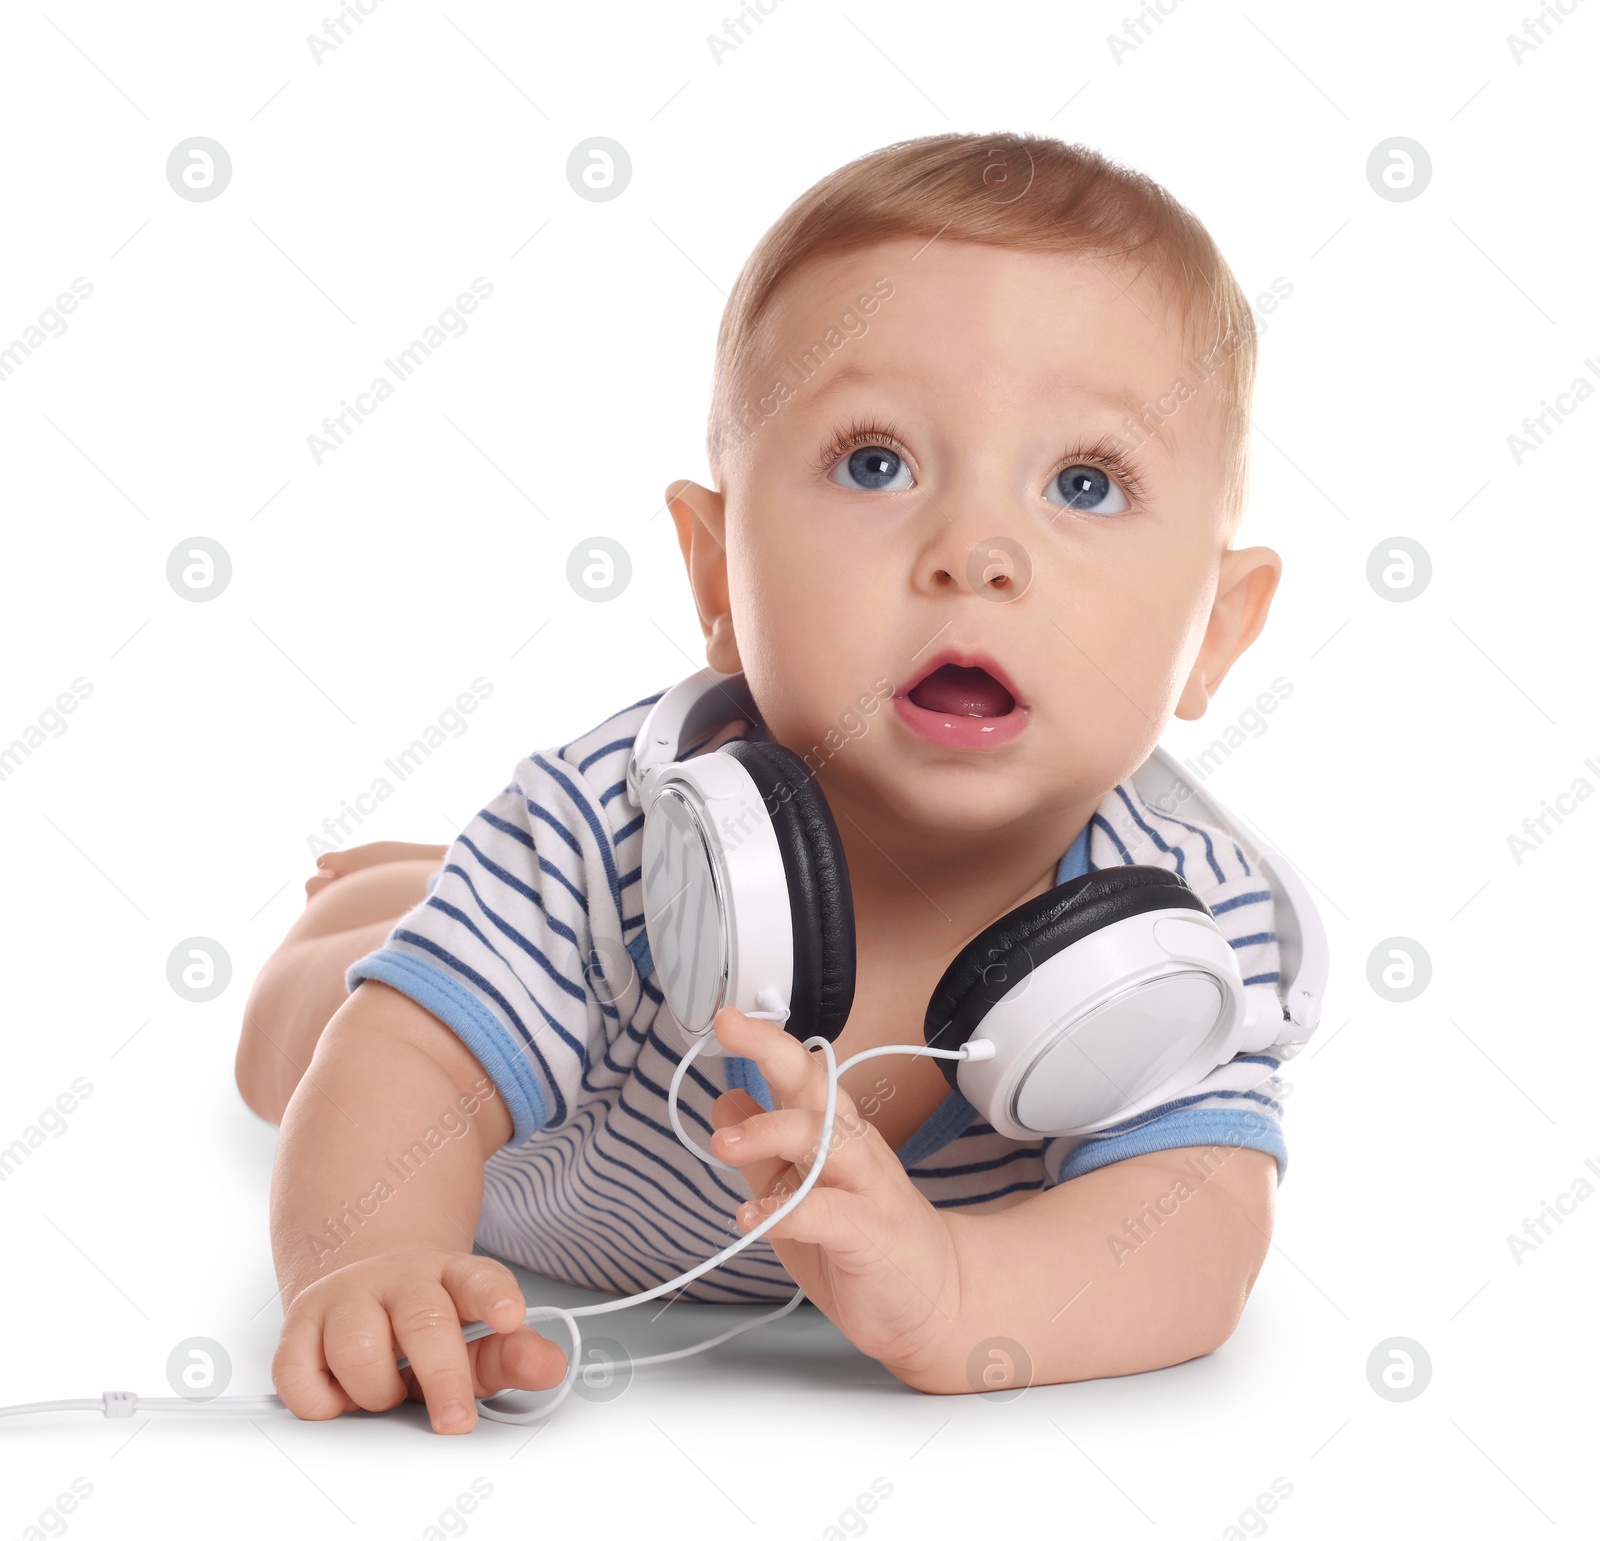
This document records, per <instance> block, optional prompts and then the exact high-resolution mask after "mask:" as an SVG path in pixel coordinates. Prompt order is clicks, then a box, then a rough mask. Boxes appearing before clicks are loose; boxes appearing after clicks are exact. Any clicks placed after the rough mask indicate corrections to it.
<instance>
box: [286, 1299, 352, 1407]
mask: <svg viewBox="0 0 1600 1541" xmlns="http://www.w3.org/2000/svg"><path fill="white" fill-rule="evenodd" d="M322 1326H323V1323H322V1318H321V1316H320V1315H316V1314H314V1313H312V1312H309V1311H301V1312H299V1313H291V1315H290V1318H289V1320H288V1321H287V1322H286V1323H285V1324H284V1328H283V1335H282V1337H280V1338H279V1340H278V1349H277V1352H276V1353H275V1354H273V1356H272V1385H273V1389H274V1390H275V1391H276V1392H277V1393H278V1395H279V1396H280V1397H282V1398H283V1404H284V1406H285V1407H287V1408H288V1409H289V1411H290V1412H292V1413H293V1414H294V1415H295V1417H296V1418H313V1419H322V1418H337V1417H338V1416H339V1415H340V1414H341V1413H349V1412H354V1411H355V1409H356V1408H357V1407H358V1406H359V1405H360V1404H359V1403H358V1402H357V1401H356V1399H355V1398H354V1397H352V1396H351V1395H350V1393H349V1392H347V1391H346V1390H345V1389H344V1387H343V1386H341V1385H340V1384H339V1381H338V1378H337V1377H336V1376H335V1375H334V1373H333V1371H332V1370H331V1369H329V1367H328V1359H327V1355H326V1354H325V1353H324V1352H323V1346H322Z"/></svg>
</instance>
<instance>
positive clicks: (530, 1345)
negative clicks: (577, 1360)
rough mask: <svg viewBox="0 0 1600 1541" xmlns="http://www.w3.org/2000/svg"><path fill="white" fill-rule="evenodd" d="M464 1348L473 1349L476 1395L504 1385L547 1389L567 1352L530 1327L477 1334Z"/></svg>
mask: <svg viewBox="0 0 1600 1541" xmlns="http://www.w3.org/2000/svg"><path fill="white" fill-rule="evenodd" d="M468 1349H469V1351H470V1350H476V1353H475V1354H474V1355H473V1362H472V1380H473V1385H474V1387H475V1388H476V1394H477V1395H478V1396H480V1397H492V1396H493V1395H494V1394H495V1392H497V1391H504V1390H506V1389H507V1388H508V1387H514V1388H515V1389H517V1390H519V1391H548V1390H549V1389H550V1388H551V1387H552V1386H559V1385H560V1384H561V1381H562V1378H563V1377H564V1376H565V1375H566V1373H567V1356H566V1354H565V1353H564V1352H563V1351H562V1349H561V1345H560V1344H559V1343H553V1342H551V1341H550V1339H549V1338H545V1337H541V1336H540V1335H539V1334H538V1333H537V1332H535V1331H534V1330H533V1328H532V1327H526V1326H524V1327H519V1328H517V1330H516V1331H515V1332H507V1333H499V1332H496V1333H493V1334H491V1335H490V1336H489V1337H487V1338H478V1339H477V1340H476V1341H475V1342H473V1343H470V1344H468Z"/></svg>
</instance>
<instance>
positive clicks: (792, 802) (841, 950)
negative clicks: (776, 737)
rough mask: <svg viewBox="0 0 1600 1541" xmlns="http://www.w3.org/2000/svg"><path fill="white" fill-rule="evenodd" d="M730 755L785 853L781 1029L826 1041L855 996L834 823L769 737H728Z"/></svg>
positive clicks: (852, 924)
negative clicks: (790, 941)
mask: <svg viewBox="0 0 1600 1541" xmlns="http://www.w3.org/2000/svg"><path fill="white" fill-rule="evenodd" d="M715 752H716V753H717V754H726V755H731V756H732V757H733V758H734V759H735V760H737V761H738V762H739V763H740V764H741V765H742V766H744V768H745V770H746V771H748V772H749V774H750V779H751V780H752V781H754V782H755V784H756V789H757V791H759V792H760V794H761V800H762V803H763V805H764V806H765V808H766V810H767V816H768V817H769V818H770V819H771V821H772V830H773V833H774V834H775V835H776V836H777V838H778V849H779V850H780V851H782V852H783V870H784V875H785V876H786V877H787V878H788V880H789V914H790V917H791V918H792V921H793V925H794V987H793V989H792V990H791V992H790V996H791V999H790V1001H789V1020H788V1021H787V1022H786V1023H785V1024H784V1027H785V1030H786V1031H787V1032H790V1033H792V1034H793V1035H794V1036H795V1037H796V1038H799V1039H801V1040H804V1039H807V1038H811V1037H816V1036H820V1037H823V1038H826V1039H827V1040H828V1042H829V1043H832V1042H833V1040H834V1039H835V1038H837V1037H838V1036H839V1034H840V1033H842V1032H843V1031H844V1025H845V1023H846V1021H848V1020H849V1016H850V1006H851V1003H852V1002H853V1001H854V1000H855V994H856V915H855V908H854V906H853V905H852V904H851V902H850V874H849V871H848V869H847V868H846V866H845V860H844V847H843V846H842V845H840V843H839V826H838V825H837V824H835V823H834V822H833V815H832V813H830V812H829V811H828V800H827V799H826V798H825V797H824V796H823V795H822V789H821V788H820V787H819V786H818V785H817V783H816V778H815V777H814V776H813V775H812V774H811V772H810V771H809V770H808V769H807V768H806V764H805V761H803V760H802V759H801V758H800V756H799V755H797V754H795V753H793V752H792V751H791V750H788V749H785V748H784V747H783V745H782V744H775V743H773V742H772V741H771V740H770V739H753V740H752V739H732V740H730V741H729V742H728V743H726V744H723V745H721V746H720V747H719V748H718V749H717V750H716V751H715Z"/></svg>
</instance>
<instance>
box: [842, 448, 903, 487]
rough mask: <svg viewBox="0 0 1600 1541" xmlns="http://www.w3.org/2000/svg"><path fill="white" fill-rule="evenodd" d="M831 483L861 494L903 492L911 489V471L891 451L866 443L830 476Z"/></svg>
mask: <svg viewBox="0 0 1600 1541" xmlns="http://www.w3.org/2000/svg"><path fill="white" fill-rule="evenodd" d="M846 477H848V478H849V479H848V480H845V478H846ZM897 478H903V480H897ZM828 480H829V481H831V482H833V483H835V484H836V485H838V486H840V487H850V488H854V489H855V490H856V491H858V492H904V491H905V490H906V488H908V487H909V486H911V471H910V468H909V467H908V466H907V465H906V463H905V461H903V460H902V459H901V458H900V457H899V456H898V455H897V454H895V452H894V451H893V450H892V449H885V448H884V447H883V445H881V444H866V445H863V446H862V447H861V448H860V449H858V450H854V451H852V452H851V453H850V454H849V455H847V456H845V458H844V459H843V460H841V461H840V462H839V464H838V465H836V466H835V467H834V468H833V470H832V471H830V472H829V473H828Z"/></svg>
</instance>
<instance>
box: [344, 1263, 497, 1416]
mask: <svg viewBox="0 0 1600 1541" xmlns="http://www.w3.org/2000/svg"><path fill="white" fill-rule="evenodd" d="M384 1305H385V1307H386V1308H387V1309H388V1312H389V1317H390V1320H391V1321H393V1323H394V1333H395V1337H396V1338H397V1339H398V1340H399V1344H400V1352H401V1353H402V1354H404V1355H405V1356H406V1358H407V1360H409V1361H410V1366H411V1372H412V1374H413V1376H414V1377H415V1378H416V1383H417V1387H418V1389H419V1390H420V1391H421V1393H422V1396H423V1399H424V1400H425V1401H426V1402H427V1404H428V1419H429V1421H430V1422H431V1423H432V1424H433V1427H434V1432H435V1433H438V1434H465V1433H466V1432H467V1431H468V1430H469V1429H470V1428H471V1427H472V1426H473V1424H475V1423H476V1422H477V1421H478V1412H477V1409H476V1408H475V1407H474V1406H473V1405H472V1366H471V1364H470V1363H469V1361H468V1357H467V1341H466V1339H465V1338H463V1337H462V1336H461V1320H460V1318H459V1317H458V1316H457V1314H456V1305H455V1302H454V1301H453V1300H452V1299H451V1298H450V1293H449V1291H448V1290H446V1289H445V1288H444V1286H443V1285H442V1284H439V1283H437V1282H435V1281H434V1280H432V1279H417V1278H412V1279H408V1280H406V1281H405V1282H404V1283H403V1284H402V1285H400V1287H399V1290H398V1291H397V1293H395V1294H394V1295H392V1296H386V1297H385V1299H384ZM398 1376H399V1372H398V1371H396V1378H397V1379H398ZM362 1405H363V1406H365V1404H364V1403H363V1404H362ZM389 1405H391V1406H392V1405H393V1404H392V1403H391V1404H389Z"/></svg>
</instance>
